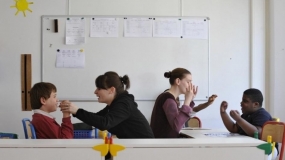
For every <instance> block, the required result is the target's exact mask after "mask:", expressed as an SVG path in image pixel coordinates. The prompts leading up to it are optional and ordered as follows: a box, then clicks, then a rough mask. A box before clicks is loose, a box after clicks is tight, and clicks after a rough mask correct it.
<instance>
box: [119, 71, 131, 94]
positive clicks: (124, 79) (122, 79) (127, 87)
mask: <svg viewBox="0 0 285 160" xmlns="http://www.w3.org/2000/svg"><path fill="white" fill-rule="evenodd" d="M120 79H121V81H122V82H123V84H124V85H126V87H125V90H128V89H129V88H130V79H129V76H128V75H124V76H123V77H120Z"/></svg>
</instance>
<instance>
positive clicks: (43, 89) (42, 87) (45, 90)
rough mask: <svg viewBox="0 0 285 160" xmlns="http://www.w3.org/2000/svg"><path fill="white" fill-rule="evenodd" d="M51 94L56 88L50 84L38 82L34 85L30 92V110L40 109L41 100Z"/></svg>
mask: <svg viewBox="0 0 285 160" xmlns="http://www.w3.org/2000/svg"><path fill="white" fill-rule="evenodd" d="M51 92H56V87H55V85H54V84H52V83H48V82H39V83H36V84H34V86H33V87H32V89H31V91H30V101H31V107H32V109H40V108H41V107H42V103H41V98H42V97H43V98H45V99H48V98H49V97H50V94H51Z"/></svg>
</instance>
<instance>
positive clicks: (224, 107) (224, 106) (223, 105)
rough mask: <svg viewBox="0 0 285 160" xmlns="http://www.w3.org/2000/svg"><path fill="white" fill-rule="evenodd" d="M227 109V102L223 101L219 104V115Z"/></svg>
mask: <svg viewBox="0 0 285 160" xmlns="http://www.w3.org/2000/svg"><path fill="white" fill-rule="evenodd" d="M227 108H228V102H226V101H223V102H222V103H221V107H220V112H221V113H224V112H226V110H227Z"/></svg>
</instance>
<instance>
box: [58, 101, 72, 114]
mask: <svg viewBox="0 0 285 160" xmlns="http://www.w3.org/2000/svg"><path fill="white" fill-rule="evenodd" d="M69 105H70V102H69V101H68V100H63V101H62V102H60V104H59V108H60V111H62V112H67V111H63V110H62V108H64V107H66V106H69ZM67 113H69V112H67ZM69 114H70V113H69Z"/></svg>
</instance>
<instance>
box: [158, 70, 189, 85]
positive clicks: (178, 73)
mask: <svg viewBox="0 0 285 160" xmlns="http://www.w3.org/2000/svg"><path fill="white" fill-rule="evenodd" d="M186 74H191V72H190V71H188V70H187V69H184V68H175V69H174V70H172V71H169V72H165V73H164V77H165V78H169V83H170V84H171V85H173V84H174V82H175V80H176V79H177V78H179V79H183V78H184V77H185V75H186Z"/></svg>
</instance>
